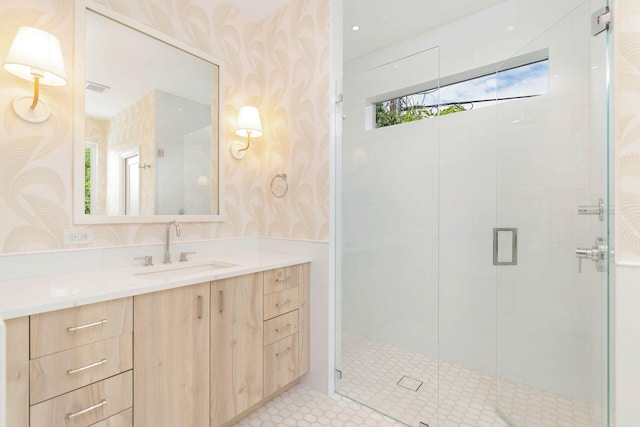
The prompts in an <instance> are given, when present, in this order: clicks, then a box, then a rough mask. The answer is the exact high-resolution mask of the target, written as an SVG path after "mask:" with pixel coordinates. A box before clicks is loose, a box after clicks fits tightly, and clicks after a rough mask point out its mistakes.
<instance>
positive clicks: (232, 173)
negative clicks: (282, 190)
mask: <svg viewBox="0 0 640 427" xmlns="http://www.w3.org/2000/svg"><path fill="white" fill-rule="evenodd" d="M100 3H102V4H104V5H105V6H107V7H109V8H111V9H113V10H116V11H118V12H120V13H123V14H125V15H128V16H130V17H132V18H134V19H136V20H138V21H140V22H143V23H145V24H147V25H149V26H152V27H154V28H156V29H158V30H160V31H162V32H164V33H166V34H168V35H170V36H171V37H174V38H177V39H179V40H181V41H183V42H186V43H188V44H191V45H193V46H195V47H197V48H199V49H201V50H203V51H206V52H210V53H212V54H213V55H214V56H216V57H219V58H221V59H222V60H223V61H224V65H225V69H224V76H223V82H224V88H223V90H224V99H225V103H224V106H223V110H222V112H221V117H222V121H223V123H224V125H225V126H226V129H227V131H226V135H225V138H226V142H225V145H226V147H224V150H223V151H224V153H223V155H224V160H223V161H224V162H225V163H226V165H225V182H226V184H225V189H224V191H225V199H224V202H223V203H224V209H225V211H226V212H225V213H226V221H225V222H224V223H213V224H210V223H195V224H185V225H184V226H183V234H182V240H183V241H189V240H200V239H210V238H221V237H241V236H258V235H266V236H277V237H280V236H281V237H288V238H295V239H310V240H323V241H326V240H328V238H329V161H330V159H329V146H330V140H329V124H330V122H329V120H330V105H329V90H330V87H331V85H330V82H329V68H330V63H329V50H330V49H329V24H330V22H329V20H330V13H329V0H296V1H293V2H290V3H288V4H287V5H285V6H284V7H283V8H282V9H280V10H278V11H277V12H275V13H274V14H273V15H271V16H269V17H267V18H266V19H265V20H263V21H260V22H255V21H252V20H251V19H250V18H249V17H247V16H246V15H244V14H243V13H242V12H241V11H240V10H238V9H236V8H234V7H233V6H231V5H229V4H227V3H225V2H224V0H141V1H137V2H129V1H126V0H101V1H100ZM73 10H74V2H73V0H7V1H2V2H0V58H4V56H5V55H6V53H7V51H8V49H9V45H10V43H11V41H12V40H13V37H14V36H15V33H16V31H17V28H18V27H19V26H21V25H31V26H36V27H39V28H42V29H44V30H47V31H50V32H51V33H53V34H55V35H56V36H57V37H58V38H59V39H60V40H61V43H62V47H63V54H64V59H65V64H66V67H67V77H68V80H69V81H70V82H71V83H72V82H73V72H72V71H73V37H74V34H73V28H74V16H73ZM31 90H32V89H31V84H30V83H29V82H27V81H24V80H21V79H19V78H17V77H14V76H12V75H11V74H9V73H7V72H5V71H4V70H0V115H1V116H2V122H1V123H0V223H1V224H2V227H0V252H5V253H8V252H29V251H38V250H55V249H63V248H65V247H64V246H63V245H62V234H63V230H64V229H67V228H70V227H72V226H73V206H72V202H73V194H72V188H73V185H72V147H73V113H72V103H73V99H74V88H73V84H70V85H67V86H65V87H63V88H49V87H43V89H42V95H43V99H45V100H46V101H47V103H48V104H49V106H50V107H51V109H52V117H51V118H50V119H49V120H48V121H47V122H46V123H43V124H39V125H32V124H29V123H26V122H23V121H21V120H20V119H18V118H17V117H16V116H15V114H14V113H13V111H12V108H11V101H12V99H13V98H14V97H15V96H17V95H23V94H25V93H28V92H30V91H31ZM245 104H254V105H256V106H258V107H259V108H260V111H261V115H262V121H263V128H264V130H265V132H264V135H263V137H262V138H260V139H256V140H255V142H254V144H253V148H252V150H251V151H250V152H249V153H248V154H247V156H246V157H245V159H244V160H243V161H237V160H235V159H233V158H232V157H231V155H230V154H229V152H228V146H229V144H230V143H231V142H233V141H234V140H235V139H236V138H237V137H236V136H235V134H234V132H233V129H234V127H235V118H236V117H237V112H238V109H239V108H240V107H241V106H242V105H245ZM282 172H285V173H287V174H288V176H289V177H290V178H289V179H290V190H289V193H288V194H287V196H286V197H285V198H284V199H274V198H273V197H272V196H271V193H270V191H269V183H270V181H271V178H272V177H273V176H274V175H275V174H278V173H282ZM91 228H92V229H93V230H94V243H93V244H92V246H114V245H126V244H135V243H155V242H161V241H163V226H162V225H161V224H149V225H96V226H91Z"/></svg>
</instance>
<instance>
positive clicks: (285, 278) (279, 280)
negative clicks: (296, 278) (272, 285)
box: [276, 276, 291, 282]
mask: <svg viewBox="0 0 640 427" xmlns="http://www.w3.org/2000/svg"><path fill="white" fill-rule="evenodd" d="M290 278H291V277H290V276H285V277H282V276H279V277H278V278H276V282H286V281H287V280H288V279H290Z"/></svg>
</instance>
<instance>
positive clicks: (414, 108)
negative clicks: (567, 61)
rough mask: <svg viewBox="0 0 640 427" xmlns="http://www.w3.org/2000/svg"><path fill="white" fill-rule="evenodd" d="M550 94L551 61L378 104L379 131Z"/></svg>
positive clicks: (377, 122) (523, 66)
mask: <svg viewBox="0 0 640 427" xmlns="http://www.w3.org/2000/svg"><path fill="white" fill-rule="evenodd" d="M548 92H549V60H548V59H545V60H542V61H537V62H533V63H530V64H525V65H521V66H518V67H514V68H510V69H508V70H503V71H499V72H497V73H491V74H488V75H483V76H479V77H475V78H472V79H468V80H464V81H460V82H456V83H452V84H448V85H446V86H442V87H441V88H433V89H428V90H425V91H422V92H418V93H413V94H409V95H405V96H402V97H399V98H394V99H390V100H387V101H382V102H379V103H376V127H378V128H380V127H385V126H392V125H396V124H400V123H406V122H412V121H415V120H421V119H425V118H429V117H434V116H442V115H446V114H453V113H459V112H462V111H468V110H471V109H474V108H480V107H485V106H487V105H494V104H495V103H496V102H504V101H511V100H514V99H523V98H530V97H534V96H540V95H544V94H546V93H548Z"/></svg>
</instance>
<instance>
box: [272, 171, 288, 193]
mask: <svg viewBox="0 0 640 427" xmlns="http://www.w3.org/2000/svg"><path fill="white" fill-rule="evenodd" d="M278 178H280V179H281V180H283V181H284V191H282V192H281V193H277V192H276V190H275V189H274V188H273V185H274V184H275V182H276V179H278ZM288 191H289V180H288V179H287V174H286V173H279V174H277V175H276V176H274V177H273V178H271V194H273V197H275V198H276V199H282V198H283V197H284V196H286V195H287V192H288Z"/></svg>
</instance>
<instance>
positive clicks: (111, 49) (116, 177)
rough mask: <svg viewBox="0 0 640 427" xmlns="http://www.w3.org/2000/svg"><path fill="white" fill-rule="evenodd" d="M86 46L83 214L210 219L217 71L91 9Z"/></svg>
mask: <svg viewBox="0 0 640 427" xmlns="http://www.w3.org/2000/svg"><path fill="white" fill-rule="evenodd" d="M85 47H86V56H85V63H86V65H85V67H86V69H85V79H86V86H85V142H84V153H85V163H84V165H85V171H84V172H85V173H84V178H85V197H84V202H85V203H84V211H85V214H90V215H107V216H112V215H143V216H149V215H215V214H218V169H219V168H218V124H217V108H216V106H217V104H216V103H217V102H218V100H217V98H218V94H217V90H218V67H217V65H215V64H212V63H211V62H208V61H206V60H204V59H202V58H200V57H198V56H195V55H193V54H191V53H188V52H186V51H184V50H181V49H178V48H176V47H174V46H172V45H169V44H166V43H164V42H162V41H160V40H158V39H156V38H153V37H151V36H149V35H147V34H144V33H142V32H139V31H137V30H135V29H133V28H130V27H128V26H125V25H123V24H122V23H119V22H117V21H114V20H112V19H110V18H107V17H105V16H103V15H100V14H98V13H96V12H93V11H91V10H86V45H85ZM212 100H213V103H212ZM212 105H214V108H213V109H212ZM212 118H213V119H212Z"/></svg>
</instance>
